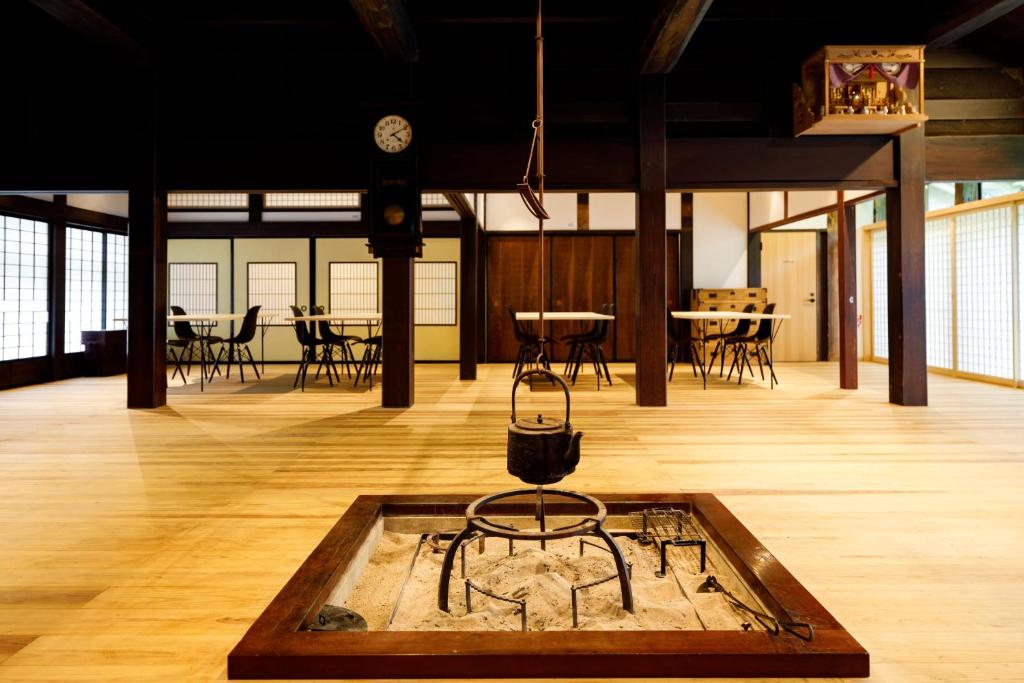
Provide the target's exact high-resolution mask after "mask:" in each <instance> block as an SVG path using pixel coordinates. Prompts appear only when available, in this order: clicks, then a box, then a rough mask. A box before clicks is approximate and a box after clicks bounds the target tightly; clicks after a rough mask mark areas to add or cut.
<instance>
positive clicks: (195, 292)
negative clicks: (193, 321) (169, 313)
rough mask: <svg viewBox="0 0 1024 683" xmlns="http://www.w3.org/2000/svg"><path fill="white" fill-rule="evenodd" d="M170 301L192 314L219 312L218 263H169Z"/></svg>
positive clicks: (172, 304) (171, 303)
mask: <svg viewBox="0 0 1024 683" xmlns="http://www.w3.org/2000/svg"><path fill="white" fill-rule="evenodd" d="M168 276H169V277H168V279H169V284H168V287H167V290H168V303H169V304H170V305H171V306H180V307H181V308H182V309H184V310H185V313H188V314H191V315H208V314H212V313H216V312H217V264H216V263H171V264H168Z"/></svg>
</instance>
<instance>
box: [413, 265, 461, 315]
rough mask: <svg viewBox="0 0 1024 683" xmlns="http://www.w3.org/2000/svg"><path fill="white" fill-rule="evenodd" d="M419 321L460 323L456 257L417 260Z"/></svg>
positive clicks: (416, 311) (416, 280) (416, 277)
mask: <svg viewBox="0 0 1024 683" xmlns="http://www.w3.org/2000/svg"><path fill="white" fill-rule="evenodd" d="M415 267H416V270H415V283H414V289H415V292H416V310H415V322H416V324H417V325H455V324H456V311H457V308H456V292H457V291H458V286H457V282H456V274H455V273H456V264H455V262H454V261H416V266H415Z"/></svg>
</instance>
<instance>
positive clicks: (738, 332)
mask: <svg viewBox="0 0 1024 683" xmlns="http://www.w3.org/2000/svg"><path fill="white" fill-rule="evenodd" d="M743 312H744V313H753V312H754V304H747V305H746V306H744V307H743ZM750 322H751V321H750V318H745V319H743V320H740V321H739V322H738V323H736V329H735V330H733V331H732V332H731V333H730V334H729V336H731V337H746V336H748V335H749V334H750Z"/></svg>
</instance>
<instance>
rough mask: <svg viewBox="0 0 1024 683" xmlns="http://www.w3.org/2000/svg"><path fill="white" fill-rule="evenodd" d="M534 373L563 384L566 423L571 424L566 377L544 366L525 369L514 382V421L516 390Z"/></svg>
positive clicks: (513, 419)
mask: <svg viewBox="0 0 1024 683" xmlns="http://www.w3.org/2000/svg"><path fill="white" fill-rule="evenodd" d="M532 375H544V376H545V377H547V378H549V379H553V380H556V381H557V382H558V383H559V384H561V385H562V391H564V392H565V424H566V425H569V385H568V384H566V383H565V380H564V379H562V378H561V377H559V376H558V375H556V374H555V373H553V372H551V371H550V370H546V369H544V368H534V369H533V370H525V371H523V372H520V373H519V374H518V375H516V381H515V382H514V383H513V384H512V422H513V423H515V421H516V390H517V389H518V388H519V383H520V382H522V381H523V380H524V379H526V378H527V377H530V376H532Z"/></svg>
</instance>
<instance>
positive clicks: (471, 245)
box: [459, 215, 479, 379]
mask: <svg viewBox="0 0 1024 683" xmlns="http://www.w3.org/2000/svg"><path fill="white" fill-rule="evenodd" d="M459 227H460V233H459V259H460V270H461V271H462V277H461V280H460V282H459V310H460V313H461V318H462V319H461V320H460V321H459V379H476V358H477V346H476V341H477V329H476V319H477V315H479V311H478V305H479V304H478V299H477V280H476V276H477V267H476V257H477V254H478V252H479V249H478V247H477V222H476V216H475V215H474V216H472V217H464V218H462V219H461V220H460V221H459Z"/></svg>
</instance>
